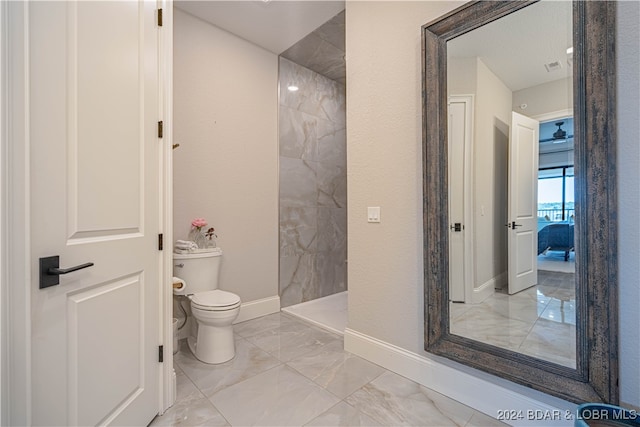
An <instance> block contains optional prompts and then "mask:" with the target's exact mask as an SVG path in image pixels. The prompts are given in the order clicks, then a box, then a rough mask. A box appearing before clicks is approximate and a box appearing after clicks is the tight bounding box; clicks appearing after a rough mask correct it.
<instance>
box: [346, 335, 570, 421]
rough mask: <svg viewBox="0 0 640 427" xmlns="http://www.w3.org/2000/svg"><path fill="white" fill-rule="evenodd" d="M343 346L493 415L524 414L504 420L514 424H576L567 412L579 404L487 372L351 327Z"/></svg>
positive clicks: (349, 350) (351, 351)
mask: <svg viewBox="0 0 640 427" xmlns="http://www.w3.org/2000/svg"><path fill="white" fill-rule="evenodd" d="M344 348H345V350H346V351H348V352H350V353H353V354H356V355H358V356H360V357H363V358H365V359H367V360H369V361H371V362H373V363H376V364H378V365H380V366H382V367H383V368H386V369H388V370H390V371H393V372H395V373H397V374H399V375H402V376H404V377H406V378H409V379H410V380H412V381H415V382H417V383H418V384H421V385H423V386H425V387H428V388H430V389H432V390H435V391H437V392H438V393H441V394H444V395H446V396H449V397H450V398H452V399H454V400H457V401H458V402H461V403H463V404H465V405H467V406H469V407H471V408H473V409H475V410H477V411H480V412H482V413H485V414H487V415H489V416H492V417H494V418H495V417H497V416H498V414H499V411H511V412H510V413H511V414H516V415H520V414H522V417H523V418H522V419H515V420H514V419H511V420H503V421H504V422H507V423H509V424H511V425H514V426H542V425H544V426H549V427H550V426H567V427H569V426H573V421H572V420H570V419H569V417H567V415H571V414H575V410H576V407H577V405H575V404H573V403H570V402H566V401H564V400H561V399H558V398H555V397H553V396H549V395H546V394H544V393H541V392H538V391H535V390H531V389H527V388H525V387H522V386H519V385H517V384H514V383H510V382H508V381H506V380H502V379H500V378H496V377H493V376H491V375H489V374H485V373H484V372H479V371H475V370H471V369H470V368H469V369H468V370H469V372H465V371H463V370H460V369H456V368H455V367H453V366H448V365H446V364H444V363H441V362H439V361H437V360H435V358H434V359H431V358H429V357H426V356H423V355H419V354H416V353H413V352H410V351H407V350H405V349H403V348H400V347H397V346H395V345H392V344H389V343H386V342H384V341H380V340H378V339H376V338H373V337H370V336H367V335H364V334H361V333H359V332H356V331H354V330H351V329H349V328H347V329H346V330H345V332H344ZM452 363H453V362H452ZM476 372H477V375H474V373H476ZM489 378H495V379H496V381H491V380H490V379H489ZM500 382H502V383H504V384H505V386H502V385H500V384H499V383H500ZM511 386H513V387H511ZM518 389H521V390H518ZM525 393H526V394H525ZM532 396H533V397H532ZM544 415H557V416H558V418H559V419H557V420H550V419H543V418H542V416H544ZM518 418H519V417H518Z"/></svg>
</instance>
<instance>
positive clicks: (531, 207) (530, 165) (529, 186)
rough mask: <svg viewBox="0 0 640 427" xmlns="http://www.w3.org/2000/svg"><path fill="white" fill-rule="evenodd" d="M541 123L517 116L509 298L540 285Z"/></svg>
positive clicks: (513, 146)
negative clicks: (538, 260) (538, 241)
mask: <svg viewBox="0 0 640 427" xmlns="http://www.w3.org/2000/svg"><path fill="white" fill-rule="evenodd" d="M538 134H539V123H538V121H536V120H534V119H531V118H529V117H526V116H523V115H521V114H518V113H516V112H513V113H512V118H511V137H510V140H509V208H508V211H509V214H508V217H509V225H511V226H510V227H509V231H508V233H509V238H508V242H509V268H508V269H509V285H508V288H509V289H508V291H509V294H514V293H516V292H520V291H521V290H523V289H527V288H529V287H531V286H533V285H535V284H536V283H538V266H537V258H536V255H537V252H536V250H537V244H538V243H537V240H538V208H537V205H538V147H539V145H538V144H539V138H538Z"/></svg>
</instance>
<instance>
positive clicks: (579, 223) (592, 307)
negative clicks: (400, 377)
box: [422, 1, 618, 404]
mask: <svg viewBox="0 0 640 427" xmlns="http://www.w3.org/2000/svg"><path fill="white" fill-rule="evenodd" d="M532 3H533V2H529V1H508V2H503V1H500V2H495V1H486V2H483V1H478V2H471V3H467V4H465V5H463V6H462V7H460V8H458V9H456V10H454V11H452V12H451V13H449V14H447V15H445V16H443V17H441V18H439V19H438V20H436V21H434V22H431V23H429V24H426V25H424V26H423V27H422V34H423V39H422V40H423V41H422V53H423V66H422V70H423V93H422V95H423V96H422V97H423V168H424V171H423V179H424V197H423V199H424V219H423V223H424V287H425V304H424V306H425V349H426V350H427V351H428V352H431V353H434V354H437V355H440V356H444V357H446V358H449V359H452V360H455V361H457V362H460V363H463V364H465V365H469V366H472V367H474V368H477V369H480V370H483V371H486V372H489V373H491V374H494V375H497V376H499V377H502V378H505V379H507V380H511V381H514V382H517V383H520V384H523V385H526V386H528V387H532V388H534V389H537V390H540V391H543V392H545V393H549V394H551V395H554V396H558V397H560V398H563V399H566V400H569V401H572V402H578V403H580V402H606V403H611V404H617V403H618V285H617V275H618V273H617V245H616V238H617V234H616V233H617V213H616V210H617V196H616V167H615V166H616V165H615V159H616V144H615V139H616V111H615V109H616V105H615V90H616V86H615V76H616V75H615V72H616V70H615V34H616V31H615V28H616V25H615V14H616V6H615V2H613V1H576V2H574V4H573V46H574V75H573V89H574V90H573V93H574V99H573V102H574V123H575V135H576V137H575V171H576V178H575V189H576V190H575V192H576V194H575V200H576V236H575V240H576V241H575V247H576V253H577V254H578V256H577V257H576V305H577V308H576V346H577V348H576V369H571V368H568V367H565V366H561V365H558V364H555V363H552V362H549V361H545V360H542V359H537V358H534V357H531V356H527V355H524V354H520V353H517V352H514V351H511V350H506V349H503V348H499V347H495V346H492V345H489V344H485V343H482V342H479V341H474V340H471V339H469V338H465V337H462V336H458V335H452V334H451V333H450V329H449V295H448V294H449V287H448V283H449V260H448V253H449V252H448V245H449V228H448V188H447V186H448V183H447V180H448V175H447V167H448V166H447V163H448V162H447V41H448V40H451V39H453V38H455V37H457V36H460V35H462V34H464V33H467V32H469V31H471V30H473V29H475V28H478V27H480V26H482V25H485V24H487V23H489V22H492V21H494V20H496V19H499V18H501V17H503V16H506V15H508V14H510V13H513V12H515V11H517V10H519V9H521V8H523V7H526V6H529V5H530V4H532Z"/></svg>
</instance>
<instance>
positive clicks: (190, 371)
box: [175, 338, 280, 397]
mask: <svg viewBox="0 0 640 427" xmlns="http://www.w3.org/2000/svg"><path fill="white" fill-rule="evenodd" d="M176 356H177V357H176V358H175V361H176V363H177V364H178V365H179V366H180V367H181V368H182V370H183V371H184V372H185V374H186V375H187V376H188V377H189V378H191V380H192V381H193V382H194V384H195V385H197V386H198V388H199V389H200V390H201V391H202V393H203V394H204V395H205V396H207V397H210V396H211V395H213V394H214V393H216V392H217V391H220V390H222V389H223V388H225V387H228V386H230V385H233V384H236V383H239V382H240V381H243V380H245V379H247V378H250V377H252V376H254V375H256V374H259V373H261V372H264V371H266V370H268V369H271V368H273V367H275V366H277V365H279V364H280V361H279V360H278V359H276V358H275V357H273V356H271V355H270V354H269V353H267V352H265V351H263V350H261V349H260V348H258V347H256V346H255V345H253V344H251V343H249V342H247V341H246V340H245V339H243V338H238V339H236V356H235V357H234V358H233V359H231V360H230V361H228V362H225V363H221V364H218V365H209V364H207V363H203V362H201V361H199V360H198V359H196V358H195V356H194V355H193V354H192V353H191V351H189V350H183V351H181V352H180V353H178V354H177V355H176Z"/></svg>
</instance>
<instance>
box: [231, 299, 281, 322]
mask: <svg viewBox="0 0 640 427" xmlns="http://www.w3.org/2000/svg"><path fill="white" fill-rule="evenodd" d="M279 311H280V297H279V296H278V295H276V296H273V297H269V298H262V299H258V300H255V301H249V302H243V303H242V304H241V305H240V314H238V318H237V319H236V320H235V321H234V322H233V323H234V324H236V323H240V322H246V321H247V320H251V319H256V318H258V317H262V316H266V315H267V314H273V313H278V312H279Z"/></svg>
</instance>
